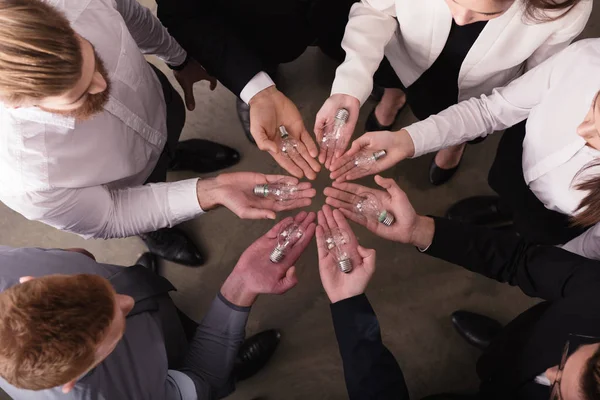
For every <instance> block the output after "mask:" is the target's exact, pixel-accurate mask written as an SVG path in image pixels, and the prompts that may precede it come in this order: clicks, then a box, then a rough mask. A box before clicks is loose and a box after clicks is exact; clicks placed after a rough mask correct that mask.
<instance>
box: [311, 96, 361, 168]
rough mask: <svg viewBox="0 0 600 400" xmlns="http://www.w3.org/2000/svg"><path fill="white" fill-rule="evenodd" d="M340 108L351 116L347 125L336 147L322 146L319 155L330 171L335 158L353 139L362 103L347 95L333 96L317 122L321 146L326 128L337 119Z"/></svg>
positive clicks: (323, 107) (317, 135)
mask: <svg viewBox="0 0 600 400" xmlns="http://www.w3.org/2000/svg"><path fill="white" fill-rule="evenodd" d="M340 108H345V109H346V110H348V113H349V114H350V115H349V117H348V121H347V122H346V125H344V127H343V128H342V132H341V136H340V138H339V139H338V141H337V143H336V144H335V147H333V148H331V147H325V146H321V151H320V153H319V162H320V163H321V164H324V165H325V168H327V169H329V168H330V167H331V163H332V162H333V161H334V159H335V158H337V157H340V156H341V155H342V154H343V153H344V151H345V150H346V147H348V144H349V143H350V139H351V138H352V133H353V132H354V128H355V127H356V121H358V113H359V110H360V101H359V100H358V99H357V98H356V97H353V96H349V95H347V94H334V95H331V96H330V97H329V98H328V99H327V100H326V101H325V103H323V106H322V107H321V109H320V110H319V112H318V113H317V118H316V120H315V136H316V137H317V142H318V143H319V145H321V143H323V135H324V134H325V131H326V127H327V126H330V124H332V123H333V121H334V119H335V114H336V113H337V111H338V110H339V109H340Z"/></svg>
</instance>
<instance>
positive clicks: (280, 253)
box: [269, 222, 304, 263]
mask: <svg viewBox="0 0 600 400" xmlns="http://www.w3.org/2000/svg"><path fill="white" fill-rule="evenodd" d="M303 235H304V230H303V229H302V228H301V227H300V225H298V224H296V223H294V222H290V223H289V224H287V225H285V226H284V227H283V228H281V231H279V235H277V246H275V248H274V249H273V251H272V252H271V256H270V257H269V259H270V260H271V262H274V263H278V262H280V261H281V260H283V259H284V258H285V255H286V254H287V252H288V250H289V249H290V248H292V246H294V245H295V244H296V243H298V240H300V238H302V236H303Z"/></svg>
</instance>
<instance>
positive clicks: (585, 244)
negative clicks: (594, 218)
mask: <svg viewBox="0 0 600 400" xmlns="http://www.w3.org/2000/svg"><path fill="white" fill-rule="evenodd" d="M559 247H562V248H563V249H565V250H567V251H570V252H571V253H575V254H579V255H580V256H583V257H586V258H590V259H592V260H600V225H599V224H596V225H594V226H592V227H591V228H589V229H588V230H587V231H585V232H583V233H582V234H581V235H579V236H577V237H576V238H575V239H571V241H570V242H568V243H566V244H563V245H562V246H559Z"/></svg>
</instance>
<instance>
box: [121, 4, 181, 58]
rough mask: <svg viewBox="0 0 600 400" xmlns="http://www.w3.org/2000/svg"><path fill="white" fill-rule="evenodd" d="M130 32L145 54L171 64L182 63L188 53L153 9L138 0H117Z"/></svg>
mask: <svg viewBox="0 0 600 400" xmlns="http://www.w3.org/2000/svg"><path fill="white" fill-rule="evenodd" d="M116 3H117V10H118V11H119V13H120V14H121V15H122V16H123V19H124V20H125V24H126V25H127V28H128V30H129V33H130V34H131V36H132V37H133V39H134V40H135V42H136V43H137V45H138V47H139V48H140V50H141V51H142V53H144V54H153V55H155V56H157V57H158V58H160V59H161V60H163V61H164V62H166V63H167V64H170V65H174V66H177V65H180V64H182V63H183V62H184V61H185V58H186V55H187V53H186V52H185V50H184V49H183V48H182V47H181V46H180V45H179V43H177V41H176V40H175V39H174V38H173V37H172V36H171V35H170V34H169V32H168V31H167V29H166V28H165V27H164V26H163V25H162V23H161V22H160V21H159V20H158V18H156V17H155V16H154V15H153V14H152V11H150V10H149V9H148V8H146V7H144V6H142V5H141V4H139V3H138V2H137V1H136V0H116Z"/></svg>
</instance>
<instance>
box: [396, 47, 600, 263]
mask: <svg viewBox="0 0 600 400" xmlns="http://www.w3.org/2000/svg"><path fill="white" fill-rule="evenodd" d="M599 70H600V39H587V40H582V41H579V42H577V43H574V44H572V45H571V46H569V47H568V48H567V49H566V50H564V51H562V52H561V53H559V54H557V55H555V56H553V57H552V58H550V59H549V60H548V61H546V62H544V63H542V64H541V65H539V66H538V67H536V68H534V69H533V70H531V71H529V72H528V73H526V74H525V75H523V76H522V77H520V78H519V79H517V80H515V81H513V82H512V83H511V84H509V85H508V86H506V87H504V88H500V89H495V90H494V91H493V93H492V95H490V96H485V95H482V96H481V97H480V98H472V99H470V100H467V101H464V102H462V103H459V104H457V105H455V106H452V107H450V108H448V109H446V110H444V111H442V112H441V113H440V114H438V115H434V116H431V117H430V118H428V119H426V120H423V121H421V122H417V123H415V124H413V125H410V126H409V127H407V128H405V129H406V130H407V131H408V132H409V134H410V136H411V138H412V139H413V142H414V145H415V157H418V156H420V155H422V154H425V153H429V152H433V151H437V150H440V149H442V148H445V147H449V146H452V145H455V144H459V143H463V142H465V141H468V140H471V139H474V138H476V137H479V136H485V135H487V134H490V133H492V132H494V131H498V130H502V129H506V128H508V127H510V126H513V125H515V124H517V123H519V122H521V121H523V120H524V119H527V125H526V132H527V133H526V135H525V139H524V141H523V175H524V178H525V182H526V183H527V185H528V186H529V188H530V189H531V190H532V192H533V193H534V194H535V195H536V196H537V197H538V199H540V201H542V202H543V203H544V205H545V206H546V207H547V208H549V209H551V210H555V211H558V212H561V213H564V214H568V215H572V214H573V213H574V212H575V210H576V209H577V207H578V205H579V203H580V202H581V200H582V199H583V198H584V197H585V195H586V193H585V192H583V191H581V190H577V189H575V187H574V186H575V183H577V182H578V181H580V180H581V179H585V178H586V176H589V174H590V173H593V172H596V171H598V169H597V168H594V169H592V170H588V171H586V172H585V173H584V174H582V175H580V176H578V177H577V180H575V181H574V178H575V177H576V175H577V173H578V172H579V171H580V170H581V169H582V168H583V167H585V166H587V165H588V164H589V163H590V162H592V161H594V160H595V159H596V158H597V157H599V156H600V152H598V151H597V150H594V149H592V148H590V147H588V146H586V142H585V140H584V139H583V138H581V137H580V136H578V135H577V127H578V126H579V124H581V122H582V121H583V120H584V118H585V115H586V114H587V112H588V110H589V108H590V106H591V105H592V102H593V100H594V96H595V95H596V93H597V92H598V90H600V74H598V71H599ZM564 248H566V249H567V250H569V251H573V252H576V253H578V254H581V255H584V256H586V257H588V258H594V259H600V228H599V227H598V225H596V226H594V227H592V228H590V229H589V230H588V231H587V232H585V233H584V234H583V235H581V236H580V237H578V238H575V239H573V240H572V241H571V242H569V243H567V244H566V245H565V246H564Z"/></svg>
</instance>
